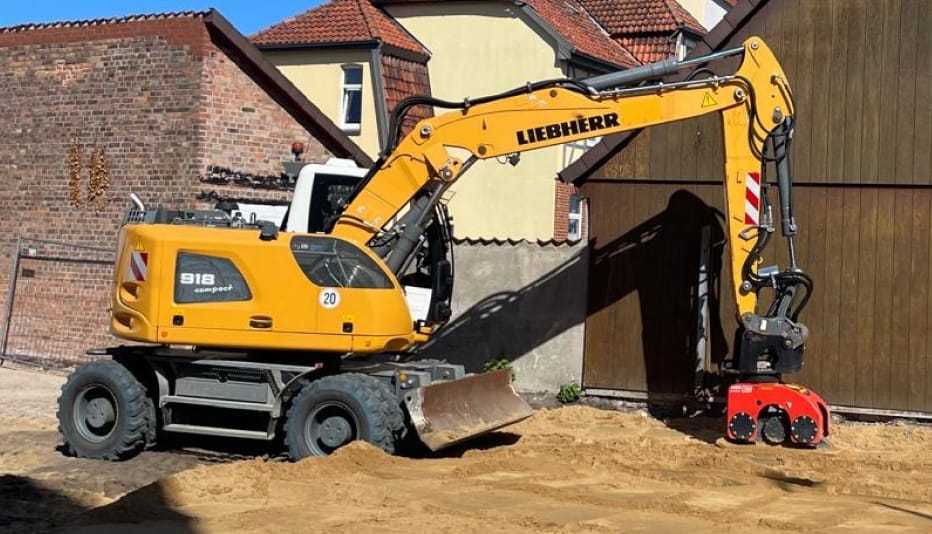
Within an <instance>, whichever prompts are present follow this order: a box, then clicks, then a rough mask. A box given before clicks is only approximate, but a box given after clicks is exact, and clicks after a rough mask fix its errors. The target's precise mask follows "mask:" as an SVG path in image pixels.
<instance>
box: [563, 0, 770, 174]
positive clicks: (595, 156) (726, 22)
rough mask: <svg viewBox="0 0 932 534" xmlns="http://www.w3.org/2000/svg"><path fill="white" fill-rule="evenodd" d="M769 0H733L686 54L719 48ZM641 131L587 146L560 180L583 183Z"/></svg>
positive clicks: (672, 78) (669, 79) (675, 77)
mask: <svg viewBox="0 0 932 534" xmlns="http://www.w3.org/2000/svg"><path fill="white" fill-rule="evenodd" d="M767 2H768V0H734V7H732V8H731V9H730V10H729V11H728V13H727V14H726V15H725V18H723V19H722V20H721V21H720V22H719V23H718V24H717V25H716V26H715V27H714V28H712V30H710V31H709V32H708V33H707V34H705V36H703V37H702V40H701V41H700V43H699V44H698V45H697V46H696V47H695V48H694V49H693V50H692V52H691V53H690V54H689V56H688V57H694V56H700V55H704V54H709V53H710V52H713V51H716V50H720V49H721V48H722V46H724V45H725V43H727V42H728V40H729V39H730V38H731V37H732V36H733V35H735V34H736V33H737V32H738V31H739V30H740V29H741V28H742V27H743V26H744V24H745V23H746V22H747V21H748V20H750V19H751V17H753V16H754V13H756V12H757V11H758V10H759V9H760V8H761V7H763V6H764V5H765V4H766V3H767ZM683 76H684V75H683V74H681V73H675V74H672V75H670V76H665V77H664V78H663V81H664V82H673V81H678V80H679V79H682V77H683ZM640 132H641V130H632V131H630V132H624V133H620V134H615V135H610V136H608V137H605V138H604V139H602V141H601V142H600V143H598V144H597V145H595V146H594V147H592V148H591V149H589V150H588V151H587V152H586V153H585V154H583V155H582V156H581V157H580V158H579V159H577V160H576V161H575V162H574V163H572V164H571V165H570V166H568V167H567V168H565V169H563V170H562V171H560V172H559V173H558V175H559V177H560V180H562V181H564V182H571V183H573V184H575V185H581V184H583V183H584V182H585V181H586V180H587V179H588V178H589V176H590V175H591V174H592V173H593V172H594V171H595V170H596V169H598V168H599V167H601V166H602V165H603V164H605V163H606V162H607V161H608V160H609V159H611V158H612V157H613V156H614V155H615V154H617V153H618V152H619V151H621V150H623V149H624V148H625V147H626V146H628V143H630V142H631V141H632V140H633V139H634V138H635V137H637V135H638V134H639V133H640Z"/></svg>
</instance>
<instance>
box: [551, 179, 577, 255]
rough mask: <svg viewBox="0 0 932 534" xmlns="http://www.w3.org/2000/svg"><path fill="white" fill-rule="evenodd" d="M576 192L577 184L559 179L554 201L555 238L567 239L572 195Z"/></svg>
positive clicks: (557, 239)
mask: <svg viewBox="0 0 932 534" xmlns="http://www.w3.org/2000/svg"><path fill="white" fill-rule="evenodd" d="M574 194H576V186H574V185H573V184H567V183H563V182H561V181H560V180H557V188H556V193H555V194H554V201H553V239H554V240H555V241H564V240H566V233H567V227H568V226H569V211H570V197H571V196H573V195H574Z"/></svg>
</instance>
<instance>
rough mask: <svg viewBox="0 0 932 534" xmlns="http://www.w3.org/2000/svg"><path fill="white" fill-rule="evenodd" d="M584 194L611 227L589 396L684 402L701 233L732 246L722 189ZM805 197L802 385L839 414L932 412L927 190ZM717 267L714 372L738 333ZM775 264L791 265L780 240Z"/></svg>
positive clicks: (598, 287)
mask: <svg viewBox="0 0 932 534" xmlns="http://www.w3.org/2000/svg"><path fill="white" fill-rule="evenodd" d="M584 192H585V194H586V195H587V196H589V197H590V199H591V200H590V202H591V210H592V212H593V213H595V212H598V213H605V214H606V215H605V217H604V218H602V217H599V218H594V219H593V227H592V233H593V235H594V241H593V243H592V245H593V247H592V256H591V257H592V262H593V263H592V269H591V275H590V299H589V317H590V320H589V321H587V324H586V359H585V367H584V373H583V380H584V384H585V385H586V387H595V388H618V389H628V390H636V391H645V392H648V393H649V394H667V393H688V392H689V391H690V388H691V384H692V382H691V380H692V375H691V365H690V362H691V358H692V347H693V343H694V341H695V340H694V335H693V334H694V332H693V328H694V320H695V315H694V314H695V300H694V297H695V294H694V292H695V283H696V280H695V278H696V276H697V272H696V265H697V261H698V247H699V235H700V234H699V232H700V231H701V230H700V228H701V227H702V225H703V224H709V223H713V221H718V222H714V223H713V224H714V226H715V232H716V234H717V235H718V236H719V237H720V236H721V235H723V233H722V229H721V223H720V219H719V218H718V217H717V216H716V215H715V210H721V208H722V202H723V199H722V194H721V187H720V186H719V185H718V184H717V183H715V182H706V183H692V184H679V183H671V182H664V183H659V182H650V181H637V182H634V181H628V182H608V181H591V182H589V183H587V184H586V185H585V187H584ZM796 198H797V206H798V208H799V210H798V212H797V215H798V220H799V224H800V227H801V232H802V234H801V237H800V240H799V242H798V247H799V260H800V263H801V266H802V267H803V268H804V269H805V270H806V271H807V272H809V273H810V274H811V275H812V276H813V278H814V279H815V283H816V286H815V293H814V295H813V299H812V302H811V304H810V305H809V307H808V308H806V310H805V311H804V312H803V315H802V320H803V322H804V323H805V324H806V325H808V326H809V328H810V330H811V332H812V335H811V338H810V341H809V344H808V347H807V352H806V366H805V368H804V370H803V372H801V373H799V374H798V375H796V376H795V377H793V379H794V380H798V381H799V382H800V383H804V384H807V385H809V386H811V387H812V388H814V389H815V390H816V391H819V392H820V393H822V394H823V395H824V396H825V397H826V398H827V399H828V400H829V402H832V403H835V404H844V405H851V406H860V407H866V408H883V409H897V410H911V411H925V412H932V402H930V401H932V395H930V391H932V339H930V336H929V328H930V326H932V298H930V297H932V295H930V293H932V291H930V283H932V256H930V247H932V189H930V188H916V187H912V188H897V187H889V186H862V187H851V186H846V185H808V186H799V187H798V188H797V190H796ZM609 214H610V215H609ZM719 259H720V261H721V268H720V269H718V276H719V280H720V281H721V282H722V283H721V291H720V293H719V296H720V300H721V302H718V303H717V304H716V305H715V309H714V310H715V320H714V321H713V328H712V330H713V331H712V332H711V339H710V342H711V351H712V357H711V359H710V362H709V366H710V369H715V368H716V365H717V363H718V362H719V361H721V359H722V358H725V357H727V356H729V355H730V350H731V347H732V345H733V341H734V340H733V338H732V336H733V333H734V329H735V327H736V322H735V320H734V319H733V317H734V313H735V307H734V303H733V301H732V299H731V296H730V288H729V285H728V283H727V280H728V278H727V277H728V276H730V274H729V270H728V261H727V258H725V257H724V256H721V257H720V258H719ZM772 263H777V264H779V265H781V266H785V265H786V263H787V258H786V251H785V248H784V246H783V242H782V240H781V239H775V240H774V241H772V244H771V247H770V250H769V251H768V256H767V257H766V258H765V260H764V264H765V265H769V264H772ZM764 298H765V299H766V298H767V297H766V296H765V297H764Z"/></svg>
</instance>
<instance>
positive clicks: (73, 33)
mask: <svg viewBox="0 0 932 534" xmlns="http://www.w3.org/2000/svg"><path fill="white" fill-rule="evenodd" d="M185 19H187V21H188V22H201V23H203V24H204V25H205V26H206V27H207V30H208V34H209V35H210V38H211V40H212V41H213V43H214V44H215V45H216V46H217V48H220V49H221V50H223V51H224V52H225V53H226V54H227V55H229V56H230V57H231V58H232V59H233V60H234V61H236V63H237V64H238V65H239V66H240V68H242V69H243V72H245V73H246V74H247V75H248V76H249V77H250V78H252V80H253V81H254V82H256V84H258V85H259V86H260V87H262V88H263V89H264V90H265V91H266V93H268V95H269V96H270V97H271V98H272V99H273V100H275V102H276V103H278V105H280V106H281V107H282V108H283V109H284V110H285V111H286V112H287V113H288V114H290V115H291V116H292V117H294V118H295V120H296V121H298V123H300V124H301V126H303V127H304V128H305V129H306V130H307V131H308V132H309V133H310V134H311V135H313V136H314V137H315V138H316V139H317V140H319V141H320V142H321V144H323V146H324V147H325V148H326V149H327V150H328V151H330V152H331V153H332V154H333V155H335V156H337V157H342V158H352V159H353V160H354V161H356V163H357V164H358V165H360V166H363V167H368V166H370V165H372V160H371V159H370V158H369V156H367V155H366V153H365V152H363V150H362V149H361V148H359V146H358V145H356V143H354V142H353V141H352V140H351V139H350V138H349V137H347V135H346V134H345V133H343V131H342V130H340V128H339V127H337V125H336V124H334V123H333V121H331V120H330V119H328V118H327V116H326V115H324V114H323V112H322V111H320V109H318V108H317V106H315V105H314V104H312V103H311V102H310V101H309V100H308V99H307V97H305V96H304V95H303V94H302V93H301V92H300V91H299V90H298V88H297V87H295V86H294V85H293V84H292V83H291V82H289V81H288V80H287V79H286V78H285V77H284V76H283V75H282V74H281V73H280V72H279V71H278V69H277V68H275V66H274V65H272V64H271V63H269V61H268V60H267V59H265V57H264V56H263V55H262V52H260V51H259V50H258V49H257V48H256V47H255V46H253V45H252V43H250V42H249V40H248V39H246V37H245V36H243V34H241V33H240V32H239V31H237V30H236V28H234V27H233V25H232V24H230V22H229V21H227V19H225V18H224V17H223V15H221V14H220V12H218V11H216V10H213V9H212V10H210V11H184V12H173V13H155V14H147V15H130V16H126V17H117V18H106V19H93V20H69V21H60V22H47V23H35V24H20V25H18V26H12V27H7V28H0V47H4V46H18V45H22V44H32V43H48V42H80V41H88V40H92V39H94V38H97V36H100V35H105V36H112V37H124V36H135V35H139V34H140V31H141V30H140V24H141V23H151V22H157V23H159V24H157V25H156V26H151V25H150V29H149V30H147V31H154V32H156V33H158V32H162V33H165V32H171V31H172V29H173V28H171V27H168V26H164V25H163V24H164V23H168V22H173V21H181V22H183V21H185ZM176 31H177V30H176Z"/></svg>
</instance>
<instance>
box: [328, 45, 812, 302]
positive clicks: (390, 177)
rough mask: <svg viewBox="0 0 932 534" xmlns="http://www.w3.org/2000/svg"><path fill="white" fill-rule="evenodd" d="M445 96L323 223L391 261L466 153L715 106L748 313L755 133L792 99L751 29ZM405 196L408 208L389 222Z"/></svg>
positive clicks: (464, 164) (768, 126)
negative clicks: (594, 68)
mask: <svg viewBox="0 0 932 534" xmlns="http://www.w3.org/2000/svg"><path fill="white" fill-rule="evenodd" d="M731 56H735V57H741V58H742V61H741V65H740V67H739V68H738V70H737V71H736V72H735V73H734V74H732V75H727V76H715V75H708V74H706V73H709V71H707V70H702V69H697V70H695V71H694V74H699V75H704V77H701V78H699V77H697V78H694V79H687V80H685V81H682V82H677V83H669V84H662V83H658V84H654V85H638V84H639V83H641V82H644V81H645V80H648V79H655V78H657V77H658V75H660V74H666V73H670V72H674V71H677V70H681V69H684V68H687V67H690V66H692V65H696V66H700V65H701V64H703V63H708V62H711V61H716V60H721V59H724V58H726V57H731ZM421 102H423V103H430V104H435V105H436V104H441V103H440V102H439V101H432V100H431V99H423V100H422V101H420V102H418V101H415V102H413V103H412V104H416V103H421ZM444 104H446V105H448V106H455V107H458V108H460V109H457V110H455V111H451V112H448V113H445V114H442V115H439V116H436V117H433V118H429V119H425V120H422V121H421V122H420V123H418V124H417V126H416V127H415V128H414V129H413V130H412V131H411V132H410V133H409V134H408V135H407V136H406V137H404V138H403V139H401V141H400V142H398V143H397V146H389V148H388V149H387V152H388V153H387V154H386V155H384V156H383V157H382V158H380V159H379V161H378V162H377V164H376V166H375V167H374V168H373V170H372V172H371V173H370V175H369V176H368V177H367V178H366V179H365V180H364V182H363V184H362V187H360V188H359V190H358V191H357V193H356V194H355V196H354V197H353V198H352V200H351V201H350V203H349V204H348V205H347V206H346V209H345V210H344V211H343V212H342V215H341V216H340V217H339V219H338V220H336V222H335V224H334V225H333V228H332V234H333V235H336V236H339V237H343V238H346V239H349V240H351V241H354V242H356V243H358V244H360V245H366V244H370V245H372V243H373V238H375V237H376V236H381V237H380V238H379V239H378V241H380V242H381V243H383V244H382V245H380V246H374V247H373V248H375V249H376V251H377V252H378V253H379V254H380V255H381V256H383V257H384V258H385V259H386V262H387V263H388V265H389V267H391V268H392V269H393V270H394V271H395V272H396V273H398V272H399V270H400V269H402V268H403V266H404V265H406V259H407V257H409V256H410V254H411V253H412V252H413V250H414V248H415V247H416V246H417V240H418V239H419V238H420V236H421V234H423V231H424V221H425V220H427V219H429V217H430V214H431V213H432V212H431V207H432V206H433V205H434V204H435V203H436V202H437V201H439V199H440V196H441V195H442V194H443V192H444V191H446V189H447V188H448V187H449V186H450V185H451V184H453V183H454V182H456V180H458V179H459V178H460V177H461V176H462V175H463V174H464V173H465V172H466V170H467V169H468V167H469V165H470V164H471V163H472V162H473V161H475V160H476V159H490V158H502V157H515V155H517V154H519V153H521V152H524V151H528V150H536V149H540V148H544V147H549V146H555V145H560V144H564V143H568V142H573V141H579V140H583V139H589V138H593V137H599V136H605V135H610V134H615V133H619V132H624V131H628V130H635V129H641V128H646V127H649V126H655V125H659V124H667V123H671V122H676V121H681V120H685V119H690V118H693V117H699V116H702V115H707V114H710V113H718V114H720V115H721V117H722V125H723V129H724V141H725V146H724V151H725V158H724V160H725V169H724V176H725V199H726V202H725V206H726V210H727V212H726V216H727V225H728V238H729V241H730V243H731V247H730V249H731V266H732V276H733V280H732V287H733V290H734V297H735V300H736V302H737V304H738V311H739V315H740V316H742V317H744V316H746V315H748V314H754V312H755V309H756V305H757V291H755V288H754V287H751V286H749V284H748V280H747V279H746V274H747V269H745V265H746V264H747V263H748V258H749V256H750V255H751V254H752V253H753V249H754V245H755V243H756V242H757V237H758V234H759V232H760V231H764V230H759V228H760V226H761V223H762V222H766V220H764V219H762V217H764V218H766V216H767V214H766V213H765V212H764V210H766V206H764V205H762V200H761V185H762V184H761V170H762V165H761V161H762V157H763V154H764V152H765V149H766V147H765V144H766V141H767V140H768V139H769V138H770V136H772V134H773V133H774V132H778V131H780V130H781V128H786V127H789V126H788V125H791V124H792V120H793V113H794V111H795V110H794V108H793V103H792V99H791V94H790V88H789V84H788V82H787V79H786V76H785V74H784V73H783V69H782V68H781V67H780V64H779V62H778V61H777V59H776V58H775V57H774V54H773V53H772V52H771V50H770V49H769V48H768V47H767V45H766V44H765V43H764V41H763V40H762V39H760V38H758V37H751V38H749V39H748V40H747V41H745V42H744V44H743V46H742V47H740V48H735V49H732V50H727V51H724V52H719V53H716V54H712V55H710V56H705V57H702V58H696V59H693V60H689V61H684V62H677V61H674V60H668V61H666V62H661V63H656V64H650V65H645V66H644V67H639V68H637V69H631V70H628V71H621V72H618V73H612V74H607V75H604V76H599V77H596V78H590V79H589V80H584V81H581V82H573V81H569V80H555V81H551V82H538V83H529V84H528V86H527V87H526V88H519V89H516V90H514V91H510V92H508V93H504V94H502V95H496V96H493V97H487V98H483V99H477V100H475V101H473V102H470V101H469V100H466V101H464V102H462V103H444ZM402 106H403V105H402ZM391 144H392V145H393V144H394V143H391ZM671 157H675V155H674V154H671ZM409 203H410V206H409ZM406 206H409V208H410V209H409V210H408V212H407V214H406V215H405V216H402V217H400V218H399V219H398V221H397V222H396V223H395V224H393V225H392V224H390V223H391V222H392V221H393V218H395V217H396V216H397V215H399V212H401V211H402V208H404V207H406ZM384 243H389V245H386V244H384Z"/></svg>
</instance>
